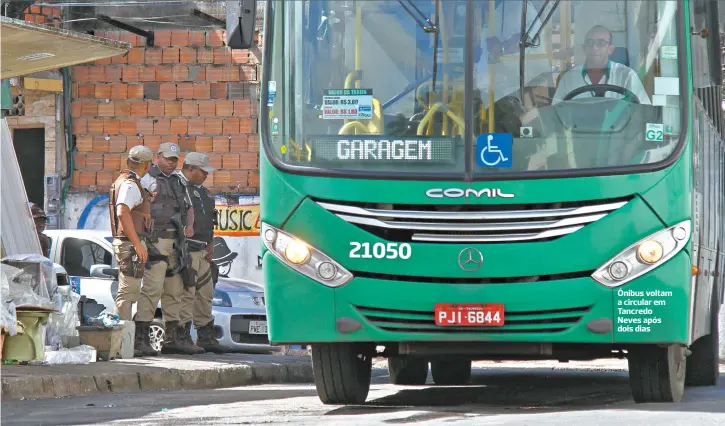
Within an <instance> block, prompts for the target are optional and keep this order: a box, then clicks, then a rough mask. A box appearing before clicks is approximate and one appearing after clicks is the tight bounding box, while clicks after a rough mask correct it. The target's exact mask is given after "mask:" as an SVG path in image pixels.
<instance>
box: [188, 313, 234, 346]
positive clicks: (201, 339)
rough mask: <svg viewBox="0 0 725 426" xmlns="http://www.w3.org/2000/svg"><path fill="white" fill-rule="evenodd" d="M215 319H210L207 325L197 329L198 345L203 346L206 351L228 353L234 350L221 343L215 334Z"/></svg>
mask: <svg viewBox="0 0 725 426" xmlns="http://www.w3.org/2000/svg"><path fill="white" fill-rule="evenodd" d="M214 334H215V333H214V320H211V321H209V322H208V323H207V324H206V325H205V326H203V327H201V328H197V329H196V335H197V336H198V337H197V339H196V345H197V346H201V347H202V348H203V349H204V350H205V351H207V352H212V353H216V354H228V353H229V352H232V350H231V349H229V348H228V347H226V346H224V345H221V344H219V341H218V340H217V339H216V336H215V335H214Z"/></svg>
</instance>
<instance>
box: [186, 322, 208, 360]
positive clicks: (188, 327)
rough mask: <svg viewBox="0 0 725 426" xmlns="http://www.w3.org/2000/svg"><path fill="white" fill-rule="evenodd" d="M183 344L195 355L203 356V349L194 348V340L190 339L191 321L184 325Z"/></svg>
mask: <svg viewBox="0 0 725 426" xmlns="http://www.w3.org/2000/svg"><path fill="white" fill-rule="evenodd" d="M184 343H186V344H187V345H189V346H191V347H192V348H193V349H194V350H195V351H196V353H197V354H203V353H204V352H205V351H204V349H203V348H200V347H199V346H196V345H195V344H194V340H193V339H192V338H191V321H189V322H187V323H186V324H185V325H184Z"/></svg>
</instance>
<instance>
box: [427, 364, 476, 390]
mask: <svg viewBox="0 0 725 426" xmlns="http://www.w3.org/2000/svg"><path fill="white" fill-rule="evenodd" d="M430 374H431V376H433V383H435V384H436V385H441V386H456V385H465V384H468V382H469V380H470V379H471V361H470V360H435V361H431V362H430Z"/></svg>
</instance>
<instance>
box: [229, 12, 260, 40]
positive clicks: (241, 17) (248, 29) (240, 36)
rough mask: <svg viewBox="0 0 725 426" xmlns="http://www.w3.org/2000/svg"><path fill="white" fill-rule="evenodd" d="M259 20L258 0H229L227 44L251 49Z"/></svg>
mask: <svg viewBox="0 0 725 426" xmlns="http://www.w3.org/2000/svg"><path fill="white" fill-rule="evenodd" d="M256 20H257V0H236V1H228V2H227V46H229V48H231V49H249V48H250V47H252V45H253V44H254V29H255V28H254V27H255V24H256Z"/></svg>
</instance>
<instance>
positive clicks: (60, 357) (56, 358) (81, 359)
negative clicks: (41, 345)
mask: <svg viewBox="0 0 725 426" xmlns="http://www.w3.org/2000/svg"><path fill="white" fill-rule="evenodd" d="M95 360H96V349H95V348H94V347H93V346H88V345H80V346H76V347H75V348H70V349H66V348H63V349H59V350H56V351H46V352H45V361H46V362H47V363H48V364H88V363H89V362H95Z"/></svg>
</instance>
